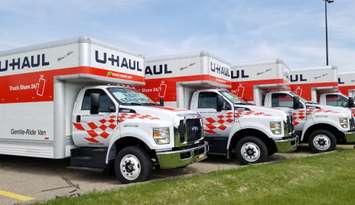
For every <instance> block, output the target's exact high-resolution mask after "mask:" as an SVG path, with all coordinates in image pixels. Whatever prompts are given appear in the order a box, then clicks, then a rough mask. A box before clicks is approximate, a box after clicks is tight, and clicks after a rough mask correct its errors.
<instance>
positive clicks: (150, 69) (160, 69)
mask: <svg viewBox="0 0 355 205" xmlns="http://www.w3.org/2000/svg"><path fill="white" fill-rule="evenodd" d="M171 73H173V71H172V70H170V69H169V67H168V64H160V65H151V66H150V65H148V66H146V67H145V74H146V75H150V76H153V75H165V74H171Z"/></svg>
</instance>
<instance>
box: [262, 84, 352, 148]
mask: <svg viewBox="0 0 355 205" xmlns="http://www.w3.org/2000/svg"><path fill="white" fill-rule="evenodd" d="M264 106H265V107H270V108H276V109H279V110H282V111H284V112H285V113H288V114H289V115H290V116H292V124H293V126H294V128H295V131H296V133H297V135H299V139H300V142H304V143H308V144H309V147H310V148H311V150H312V151H313V152H325V151H330V150H333V149H335V146H336V143H337V142H354V132H353V131H352V130H353V129H354V123H353V119H352V116H351V113H350V112H349V110H347V109H345V108H340V107H331V106H322V105H319V104H316V103H312V102H308V101H306V100H304V99H303V98H301V97H299V96H298V95H296V94H295V93H293V92H290V91H278V92H270V93H267V94H266V95H265V100H264Z"/></svg>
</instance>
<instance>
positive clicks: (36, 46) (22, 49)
mask: <svg viewBox="0 0 355 205" xmlns="http://www.w3.org/2000/svg"><path fill="white" fill-rule="evenodd" d="M74 43H93V44H97V45H100V46H103V47H106V48H110V49H114V50H116V51H120V52H123V53H126V54H129V55H132V56H136V57H142V58H143V55H140V54H138V55H137V54H134V53H131V52H127V51H125V50H123V49H120V48H119V47H116V46H115V45H111V44H109V43H105V42H102V41H99V40H96V39H94V38H91V37H87V36H80V37H77V38H70V39H64V40H57V41H51V42H46V43H39V44H34V45H29V46H24V47H20V48H15V49H10V50H4V51H0V56H7V55H12V54H16V53H22V52H29V51H34V50H40V49H46V48H53V47H57V46H63V45H69V44H74Z"/></svg>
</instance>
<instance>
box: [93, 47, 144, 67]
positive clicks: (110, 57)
mask: <svg viewBox="0 0 355 205" xmlns="http://www.w3.org/2000/svg"><path fill="white" fill-rule="evenodd" d="M95 61H96V62H97V63H100V64H109V65H111V66H114V67H117V68H126V69H130V70H136V71H142V68H141V67H140V64H139V61H136V60H132V59H130V58H126V57H123V56H118V55H115V54H107V53H106V52H103V53H100V52H99V51H98V50H95Z"/></svg>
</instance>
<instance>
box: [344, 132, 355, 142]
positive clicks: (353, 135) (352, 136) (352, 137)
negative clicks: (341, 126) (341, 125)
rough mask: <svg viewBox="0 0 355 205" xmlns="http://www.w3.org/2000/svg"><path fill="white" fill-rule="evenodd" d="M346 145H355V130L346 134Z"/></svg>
mask: <svg viewBox="0 0 355 205" xmlns="http://www.w3.org/2000/svg"><path fill="white" fill-rule="evenodd" d="M345 140H346V143H355V130H352V131H349V132H346V133H345Z"/></svg>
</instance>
